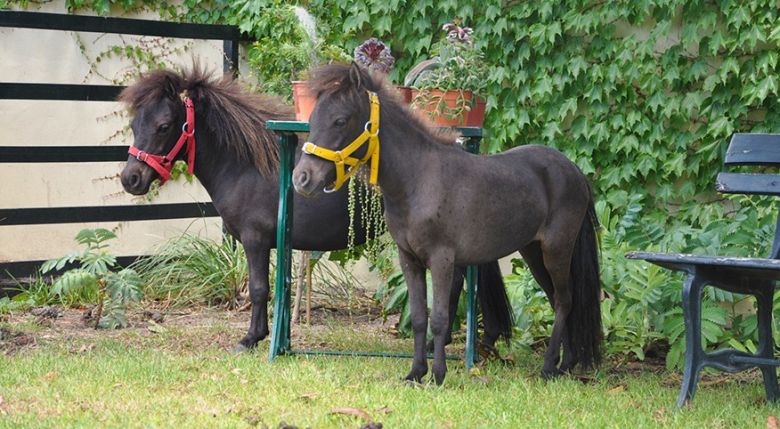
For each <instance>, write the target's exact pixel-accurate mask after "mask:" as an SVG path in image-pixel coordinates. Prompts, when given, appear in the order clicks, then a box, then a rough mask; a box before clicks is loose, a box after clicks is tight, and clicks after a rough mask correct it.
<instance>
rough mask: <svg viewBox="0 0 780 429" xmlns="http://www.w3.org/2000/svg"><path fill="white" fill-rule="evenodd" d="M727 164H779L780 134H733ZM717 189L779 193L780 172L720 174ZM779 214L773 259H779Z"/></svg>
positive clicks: (728, 165)
mask: <svg viewBox="0 0 780 429" xmlns="http://www.w3.org/2000/svg"><path fill="white" fill-rule="evenodd" d="M724 165H725V166H726V167H736V166H741V165H753V166H764V167H780V134H740V133H737V134H734V135H733V136H732V137H731V143H729V148H728V150H727V151H726V159H725V161H724ZM715 188H716V189H717V191H718V192H723V193H727V194H749V195H776V196H780V174H770V173H729V172H723V173H720V174H718V178H717V180H716V184H715ZM779 233H780V217H779V218H778V220H777V225H776V227H775V239H774V243H773V244H772V254H771V255H770V256H769V257H770V258H773V259H778V258H780V234H779Z"/></svg>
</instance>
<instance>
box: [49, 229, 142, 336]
mask: <svg viewBox="0 0 780 429" xmlns="http://www.w3.org/2000/svg"><path fill="white" fill-rule="evenodd" d="M114 238H116V235H115V234H114V233H113V232H111V231H109V230H107V229H103V228H97V229H83V230H81V231H79V233H78V234H76V241H77V242H78V243H79V244H82V245H84V246H86V249H84V250H83V251H82V252H79V253H73V254H70V255H66V256H63V257H61V258H58V259H52V260H49V261H46V262H45V263H44V264H43V265H42V266H41V273H42V274H45V273H47V272H49V271H53V270H57V271H59V270H62V269H63V268H64V267H65V265H66V264H71V263H73V262H78V263H79V265H80V267H79V268H74V269H70V270H68V271H66V272H64V273H63V274H62V275H61V276H60V277H59V278H57V279H56V280H55V281H54V283H53V284H52V288H51V294H53V295H55V296H56V297H57V298H58V299H59V301H60V302H62V303H63V304H65V305H69V306H77V305H81V304H83V303H86V302H90V303H95V304H97V313H96V314H97V315H96V322H95V323H96V325H95V326H96V327H97V326H99V327H102V328H110V329H114V328H121V327H125V326H127V318H126V317H125V310H126V308H127V305H128V304H130V303H132V302H138V301H140V300H141V295H142V294H141V290H140V285H141V279H140V277H139V276H138V274H137V273H136V272H135V270H133V269H131V268H123V269H121V270H118V271H112V270H115V269H117V268H118V266H117V262H116V257H115V256H114V255H112V254H110V253H108V250H107V249H108V244H106V242H107V241H108V240H111V239H114Z"/></svg>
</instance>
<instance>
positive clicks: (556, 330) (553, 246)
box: [541, 228, 576, 379]
mask: <svg viewBox="0 0 780 429" xmlns="http://www.w3.org/2000/svg"><path fill="white" fill-rule="evenodd" d="M559 231H560V232H563V231H565V229H563V228H562V229H561V230H559ZM575 233H576V232H575ZM559 236H560V237H562V238H565V237H566V235H565V234H561V235H559ZM575 237H576V236H575ZM573 245H574V240H565V239H562V240H558V241H553V242H550V241H546V242H542V243H541V250H542V259H543V261H544V267H545V269H546V271H547V274H549V276H550V280H551V281H552V286H553V294H552V295H553V298H554V305H553V308H554V309H555V323H554V324H553V330H552V335H550V344H549V345H548V346H547V351H546V352H545V353H544V365H543V366H542V378H545V379H549V378H552V377H555V376H557V375H560V374H561V373H562V371H561V370H559V369H558V368H556V363H557V362H558V360H559V358H560V353H561V343H562V342H563V338H564V335H565V330H566V319H567V317H568V316H569V312H570V311H571V306H572V290H571V283H570V276H571V274H570V267H571V255H572V252H573V250H574V249H573ZM567 358H568V356H567ZM569 359H570V358H569Z"/></svg>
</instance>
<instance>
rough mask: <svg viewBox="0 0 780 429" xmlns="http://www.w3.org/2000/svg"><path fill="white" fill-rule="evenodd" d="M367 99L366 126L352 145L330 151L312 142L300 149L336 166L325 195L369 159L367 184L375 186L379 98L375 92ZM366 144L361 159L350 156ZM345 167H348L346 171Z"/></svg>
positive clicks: (377, 172) (377, 167)
mask: <svg viewBox="0 0 780 429" xmlns="http://www.w3.org/2000/svg"><path fill="white" fill-rule="evenodd" d="M368 99H369V101H370V102H371V113H370V115H369V117H368V122H366V125H365V126H364V127H363V133H361V134H360V135H359V136H358V137H357V138H356V139H355V140H353V141H352V143H350V144H349V145H347V147H345V148H344V149H341V150H330V149H325V148H323V147H320V146H317V145H315V144H314V143H312V142H306V143H304V144H303V147H302V148H301V150H302V151H303V152H304V153H308V154H310V155H314V156H316V157H319V158H322V159H326V160H328V161H333V163H334V164H336V181H335V182H333V184H331V187H330V188H325V192H326V193H331V192H336V191H337V190H339V188H341V186H342V185H344V183H345V182H346V181H347V180H348V179H349V178H350V177H352V175H354V174H355V172H357V170H358V167H360V166H361V165H362V164H365V163H366V162H367V161H368V160H369V158H370V159H371V174H370V176H369V180H368V182H369V183H370V184H372V185H376V182H377V177H378V175H379V96H378V95H377V94H376V93H375V92H371V91H368ZM366 142H368V150H366V154H365V155H363V158H355V157H353V156H351V155H352V154H353V153H354V152H355V151H357V150H358V149H360V148H361V147H362V146H363V145H364V144H365V143H366ZM345 165H347V166H349V168H348V169H346V171H345V167H344V166H345Z"/></svg>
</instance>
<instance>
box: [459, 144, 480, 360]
mask: <svg viewBox="0 0 780 429" xmlns="http://www.w3.org/2000/svg"><path fill="white" fill-rule="evenodd" d="M480 140H481V136H479V137H469V138H468V139H467V140H466V142H465V144H464V145H463V146H464V147H465V149H466V150H467V151H469V152H471V153H474V154H478V153H479V143H480ZM478 278H479V267H478V266H476V265H469V266H468V267H467V268H466V356H465V359H466V368H467V369H471V368H473V367H474V361H475V359H476V357H477V288H478V287H479V285H478V284H477V279H478Z"/></svg>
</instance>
